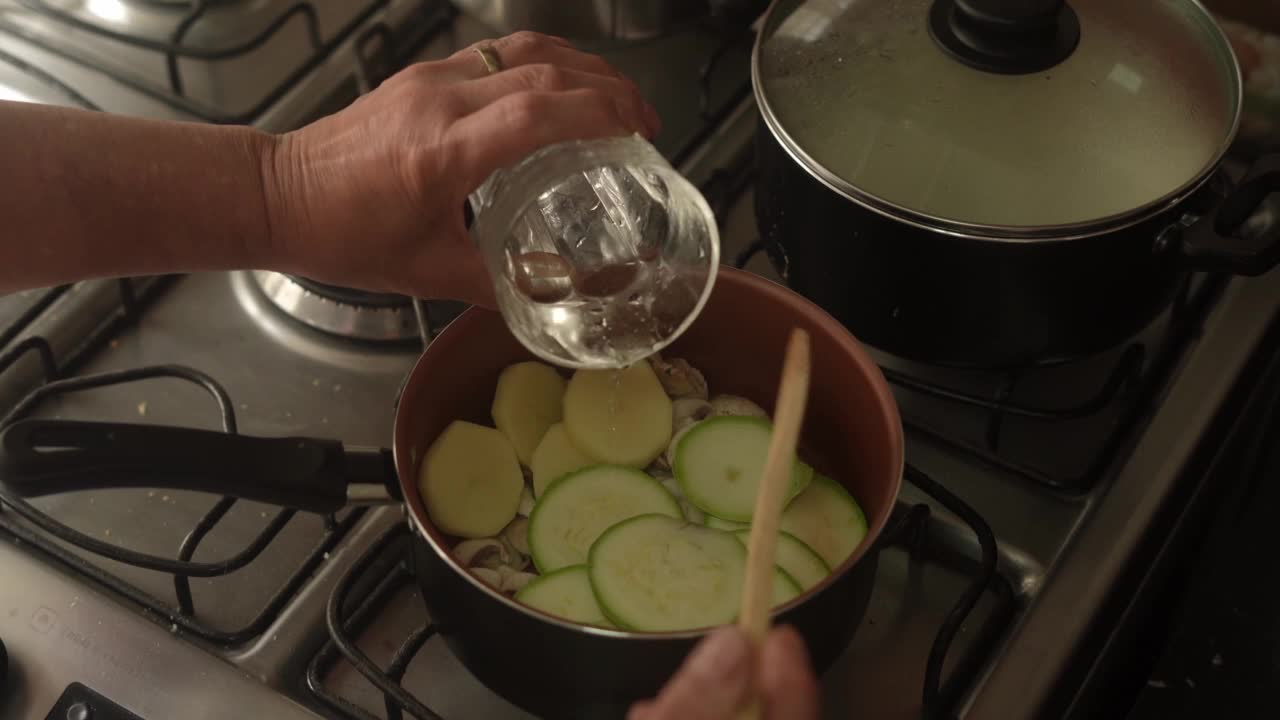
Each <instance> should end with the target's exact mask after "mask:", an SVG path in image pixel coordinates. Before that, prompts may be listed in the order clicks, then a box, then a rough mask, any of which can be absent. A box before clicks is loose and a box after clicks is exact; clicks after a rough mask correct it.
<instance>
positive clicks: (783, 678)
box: [760, 626, 819, 720]
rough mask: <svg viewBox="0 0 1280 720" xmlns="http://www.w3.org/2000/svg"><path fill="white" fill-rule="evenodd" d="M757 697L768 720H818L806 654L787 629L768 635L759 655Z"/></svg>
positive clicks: (800, 641) (814, 682) (814, 684)
mask: <svg viewBox="0 0 1280 720" xmlns="http://www.w3.org/2000/svg"><path fill="white" fill-rule="evenodd" d="M760 668H761V669H760V695H761V697H762V698H763V704H764V717H765V718H767V719H768V720H783V719H784V718H785V720H818V712H819V702H818V681H817V678H816V677H815V676H814V674H813V667H812V665H811V664H810V662H809V651H808V650H807V649H806V648H805V646H804V640H803V639H802V638H801V637H800V634H799V633H797V632H796V631H795V629H793V628H791V627H790V626H782V627H779V628H775V629H774V630H772V631H770V633H769V636H768V637H767V638H765V642H764V647H763V648H762V649H761V652H760Z"/></svg>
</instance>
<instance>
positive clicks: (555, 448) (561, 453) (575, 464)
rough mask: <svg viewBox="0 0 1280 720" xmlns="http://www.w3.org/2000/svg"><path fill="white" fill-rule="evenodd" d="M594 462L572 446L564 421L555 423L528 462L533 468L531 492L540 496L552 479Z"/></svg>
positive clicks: (548, 429)
mask: <svg viewBox="0 0 1280 720" xmlns="http://www.w3.org/2000/svg"><path fill="white" fill-rule="evenodd" d="M594 464H595V461H594V460H592V459H591V458H590V457H589V456H588V455H587V454H586V453H584V452H582V451H581V450H579V449H578V448H577V447H575V446H574V444H573V441H571V440H570V439H569V433H567V432H565V429H564V423H556V424H555V425H552V426H551V427H549V428H547V432H546V434H544V435H543V436H542V441H541V442H539V443H538V447H537V448H536V449H534V451H533V460H532V462H530V463H529V467H530V469H531V470H533V494H534V495H536V496H538V497H542V491H543V490H546V489H547V486H548V485H550V484H551V482H552V481H553V480H558V479H560V478H562V477H564V476H565V475H568V474H569V473H571V472H577V471H578V470H581V469H582V468H585V467H588V466H590V465H594Z"/></svg>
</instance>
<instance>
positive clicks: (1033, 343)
mask: <svg viewBox="0 0 1280 720" xmlns="http://www.w3.org/2000/svg"><path fill="white" fill-rule="evenodd" d="M756 148H757V162H758V164H759V176H758V178H757V180H756V193H755V212H756V219H757V223H758V225H759V228H760V233H761V238H762V240H764V241H765V243H766V247H769V248H771V249H773V250H774V252H773V256H774V259H775V264H777V265H779V270H780V271H781V272H782V273H783V275H784V277H785V279H786V282H787V285H788V286H789V287H791V289H793V290H795V291H796V292H799V293H800V294H801V295H804V296H806V297H808V298H809V299H810V300H812V301H814V302H815V303H817V304H818V305H819V306H821V307H822V308H824V309H825V310H827V312H830V313H831V314H832V315H834V316H835V317H836V318H837V319H838V320H840V321H841V322H843V323H844V324H845V325H847V326H848V327H849V328H850V330H852V331H853V333H854V334H855V335H857V336H858V337H859V338H860V339H861V340H863V341H864V342H866V343H867V344H868V345H871V346H873V347H875V348H878V349H880V350H884V351H886V352H889V353H892V354H894V355H898V356H900V357H903V358H907V359H911V360H916V361H920V362H928V363H934V364H938V365H950V366H958V367H978V368H1005V367H1025V366H1027V365H1032V364H1044V363H1054V362H1059V361H1065V360H1070V359H1073V358H1077V357H1080V356H1085V355H1089V354H1092V353H1095V352H1099V351H1102V350H1107V349H1109V348H1112V347H1115V346H1116V345H1118V344H1120V343H1122V342H1124V341H1125V340H1127V339H1129V338H1131V337H1132V336H1133V335H1135V334H1136V333H1138V332H1139V331H1141V330H1142V329H1143V328H1145V327H1146V326H1147V325H1148V324H1149V323H1150V322H1151V321H1152V320H1153V319H1155V318H1156V317H1157V316H1158V315H1159V314H1160V313H1162V312H1163V311H1164V310H1165V309H1166V308H1167V307H1168V306H1169V304H1170V303H1171V302H1172V301H1173V298H1174V296H1175V295H1176V294H1177V292H1178V291H1179V289H1180V288H1181V286H1182V284H1183V283H1184V282H1185V280H1186V278H1187V274H1188V273H1189V272H1191V271H1194V270H1208V271H1223V272H1229V273H1238V274H1242V275H1257V274H1260V273H1262V272H1265V271H1267V270H1269V269H1270V268H1272V267H1273V266H1274V265H1275V264H1276V262H1277V260H1280V232H1277V231H1276V230H1278V229H1280V228H1278V229H1272V230H1271V231H1269V232H1267V233H1265V234H1264V235H1263V236H1260V237H1254V238H1252V239H1245V240H1240V239H1237V238H1235V237H1233V235H1235V234H1238V232H1239V226H1240V225H1241V224H1242V223H1243V221H1244V220H1245V217H1244V216H1247V215H1248V214H1249V213H1248V212H1247V209H1249V208H1252V207H1256V205H1257V203H1258V202H1260V201H1261V200H1262V197H1263V196H1264V195H1265V194H1266V193H1267V192H1270V191H1271V190H1273V189H1280V158H1278V157H1276V156H1270V157H1268V158H1265V160H1263V161H1259V163H1257V164H1256V165H1255V168H1254V171H1253V172H1252V173H1251V179H1250V180H1248V181H1247V182H1244V183H1241V184H1239V185H1236V186H1235V188H1234V190H1232V187H1231V186H1232V183H1231V181H1230V180H1229V179H1228V177H1227V174H1226V172H1225V171H1222V170H1218V171H1217V172H1216V173H1215V174H1214V175H1213V176H1212V177H1211V178H1210V180H1209V181H1208V182H1206V183H1205V184H1203V185H1202V186H1201V187H1200V188H1199V189H1197V190H1196V191H1195V192H1194V193H1192V194H1191V195H1189V196H1188V197H1187V198H1186V199H1185V200H1183V201H1181V202H1179V203H1176V204H1174V205H1173V206H1171V207H1170V208H1169V209H1167V210H1165V211H1164V212H1161V213H1159V214H1156V215H1153V216H1152V217H1150V218H1148V219H1146V220H1144V221H1142V222H1140V223H1138V224H1136V225H1133V226H1131V227H1127V228H1123V229H1120V230H1115V231H1111V232H1107V233H1103V234H1100V235H1095V236H1092V237H1086V238H1076V239H1071V240H1060V241H1044V240H1039V241H1035V242H1006V241H1001V240H981V239H976V238H971V237H958V236H955V235H949V234H946V233H943V232H939V231H936V230H931V229H927V228H923V227H920V226H918V225H913V224H909V223H906V222H902V221H900V220H897V219H894V218H891V217H889V216H887V215H884V214H881V213H879V212H876V211H873V210H870V209H868V208H867V207H865V206H863V205H861V204H858V203H856V202H854V201H853V200H850V199H849V198H847V197H845V196H843V195H840V194H839V193H837V192H835V191H834V190H832V189H831V188H829V187H827V186H826V185H825V184H823V183H822V182H820V181H819V180H818V179H816V178H815V177H814V176H813V175H811V174H810V173H809V172H807V171H806V170H805V169H804V168H803V167H802V166H801V165H799V164H798V163H797V162H796V161H795V160H794V159H793V158H792V157H791V155H789V154H788V153H787V151H786V150H785V149H784V148H783V147H782V145H781V144H780V143H779V142H778V141H777V139H776V138H775V137H774V135H773V133H772V132H771V131H770V130H769V128H768V127H767V126H766V125H764V123H761V125H760V128H759V131H758V132H757V142H756ZM1229 193H1230V196H1231V197H1230V199H1231V203H1230V207H1229V208H1225V207H1224V205H1223V202H1224V198H1226V197H1227V195H1228V194H1229ZM1215 208H1219V211H1218V214H1217V215H1216V216H1211V215H1203V217H1204V218H1205V219H1204V220H1201V221H1200V222H1199V223H1196V224H1193V225H1191V226H1190V227H1185V226H1184V222H1187V221H1189V220H1191V219H1192V218H1195V217H1201V216H1202V214H1203V213H1212V212H1213V211H1214V209H1215ZM1228 210H1230V212H1229V213H1228ZM1228 214H1229V215H1230V217H1227V215H1228ZM1215 218H1220V219H1221V223H1220V227H1221V230H1222V232H1221V233H1220V232H1218V231H1215V229H1214V222H1213V220H1214V219H1215Z"/></svg>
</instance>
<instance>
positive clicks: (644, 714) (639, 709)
mask: <svg viewBox="0 0 1280 720" xmlns="http://www.w3.org/2000/svg"><path fill="white" fill-rule="evenodd" d="M652 711H653V702H652V701H650V700H641V701H640V702H637V703H635V704H633V705H632V706H631V709H630V710H628V711H627V720H654V717H653V712H652Z"/></svg>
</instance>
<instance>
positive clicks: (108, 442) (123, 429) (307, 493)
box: [0, 420, 399, 513]
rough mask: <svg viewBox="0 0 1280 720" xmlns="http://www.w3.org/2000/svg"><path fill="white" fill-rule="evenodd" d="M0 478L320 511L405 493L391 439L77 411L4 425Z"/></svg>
mask: <svg viewBox="0 0 1280 720" xmlns="http://www.w3.org/2000/svg"><path fill="white" fill-rule="evenodd" d="M0 485H3V486H4V487H6V488H8V489H9V490H11V491H13V492H15V493H17V494H18V495H20V496H24V497H36V496H40V495H52V494H56V493H62V492H69V491H73V490H92V489H98V488H123V487H152V488H166V489H173V490H200V491H204V492H210V493H216V494H219V495H231V496H234V497H238V498H243V499H245V500H256V501H259V502H265V503H272V504H274V505H281V506H284V507H290V508H296V509H298V510H307V511H311V512H318V513H331V512H335V511H337V510H339V509H341V508H342V507H344V506H346V505H347V504H349V502H350V501H357V502H378V501H383V502H386V501H391V500H393V499H394V496H395V495H398V494H399V488H398V484H397V483H396V473H395V465H394V463H393V462H392V459H391V452H390V451H389V450H385V449H365V448H350V449H344V448H343V446H342V443H340V442H338V441H336V440H321V439H315V438H298V437H282V438H264V437H250V436H245V435H233V434H228V433H224V432H216V431H211V430H196V429H192V428H177V427H164V426H159V425H130V424H126V423H105V422H80V421H73V420H21V421H18V422H15V423H13V424H12V425H9V426H8V427H5V428H3V429H0Z"/></svg>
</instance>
